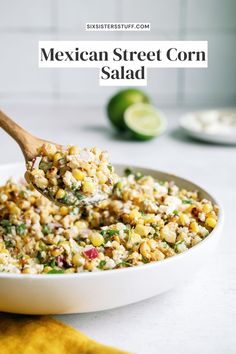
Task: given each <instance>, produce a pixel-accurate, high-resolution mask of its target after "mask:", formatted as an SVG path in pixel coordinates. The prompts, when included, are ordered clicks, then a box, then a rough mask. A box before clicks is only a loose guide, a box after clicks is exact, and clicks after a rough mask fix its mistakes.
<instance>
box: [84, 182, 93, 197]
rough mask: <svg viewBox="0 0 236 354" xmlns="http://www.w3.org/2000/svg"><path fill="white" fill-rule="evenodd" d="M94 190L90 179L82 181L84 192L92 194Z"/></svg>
mask: <svg viewBox="0 0 236 354" xmlns="http://www.w3.org/2000/svg"><path fill="white" fill-rule="evenodd" d="M94 190H95V186H94V184H93V183H92V182H90V181H86V182H84V184H83V192H84V193H91V194H92V193H93V192H94Z"/></svg>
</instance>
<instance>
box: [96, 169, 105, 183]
mask: <svg viewBox="0 0 236 354" xmlns="http://www.w3.org/2000/svg"><path fill="white" fill-rule="evenodd" d="M97 176H98V179H99V182H100V183H101V184H105V183H106V182H107V176H105V175H104V173H102V172H100V171H99V172H98V173H97Z"/></svg>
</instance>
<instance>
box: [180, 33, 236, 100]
mask: <svg viewBox="0 0 236 354" xmlns="http://www.w3.org/2000/svg"><path fill="white" fill-rule="evenodd" d="M187 39H188V40H198V39H199V40H203V39H208V47H209V48H208V50H209V58H208V68H207V69H185V82H184V92H185V93H184V102H185V103H186V104H189V103H191V102H192V103H193V102H194V101H197V100H199V101H200V102H204V103H206V101H207V100H209V102H210V104H211V105H216V106H219V105H221V104H223V103H224V102H225V103H227V104H236V85H235V82H236V65H235V63H236V51H235V47H234V46H233V45H232V43H236V33H228V34H215V35H214V34H208V35H193V34H192V35H188V36H187Z"/></svg>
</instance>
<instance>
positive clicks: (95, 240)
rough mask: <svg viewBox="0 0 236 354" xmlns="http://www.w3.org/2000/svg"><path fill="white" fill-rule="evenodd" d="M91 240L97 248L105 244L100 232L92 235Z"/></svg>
mask: <svg viewBox="0 0 236 354" xmlns="http://www.w3.org/2000/svg"><path fill="white" fill-rule="evenodd" d="M89 238H90V241H91V242H92V244H93V246H95V247H99V246H101V245H102V244H103V243H104V237H103V236H102V235H101V234H99V233H98V232H94V233H92V234H91V235H90V237H89Z"/></svg>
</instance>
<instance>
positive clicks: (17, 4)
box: [0, 0, 52, 30]
mask: <svg viewBox="0 0 236 354" xmlns="http://www.w3.org/2000/svg"><path fill="white" fill-rule="evenodd" d="M51 27H52V0H34V1H32V0H20V1H18V0H0V29H4V28H7V29H9V30H12V29H14V28H15V29H20V28H24V29H29V30H30V29H34V28H51Z"/></svg>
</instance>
